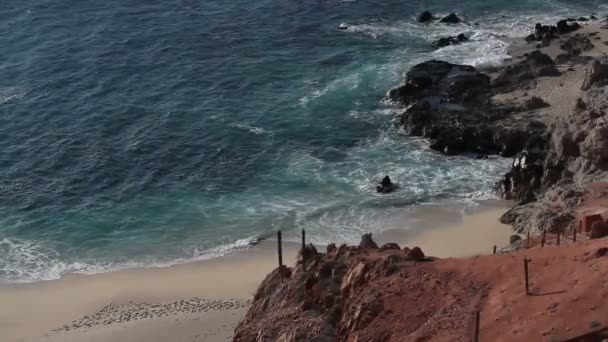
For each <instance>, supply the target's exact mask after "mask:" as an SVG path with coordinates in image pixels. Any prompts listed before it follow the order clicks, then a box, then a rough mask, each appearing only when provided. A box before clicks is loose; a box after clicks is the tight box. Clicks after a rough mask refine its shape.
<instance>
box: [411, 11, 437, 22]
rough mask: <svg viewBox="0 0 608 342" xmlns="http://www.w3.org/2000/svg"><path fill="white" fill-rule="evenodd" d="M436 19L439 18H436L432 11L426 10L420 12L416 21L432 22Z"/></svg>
mask: <svg viewBox="0 0 608 342" xmlns="http://www.w3.org/2000/svg"><path fill="white" fill-rule="evenodd" d="M436 19H437V18H435V17H434V16H433V14H432V13H431V12H429V11H424V12H422V13H420V15H419V16H418V18H416V21H417V22H419V23H428V22H431V21H433V20H436Z"/></svg>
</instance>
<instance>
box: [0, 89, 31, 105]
mask: <svg viewBox="0 0 608 342" xmlns="http://www.w3.org/2000/svg"><path fill="white" fill-rule="evenodd" d="M25 94H26V91H25V89H23V88H20V87H6V88H0V105H1V104H4V103H7V102H9V101H13V100H19V99H22V98H23V97H24V96H25Z"/></svg>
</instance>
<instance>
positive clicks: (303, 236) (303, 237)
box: [302, 229, 306, 253]
mask: <svg viewBox="0 0 608 342" xmlns="http://www.w3.org/2000/svg"><path fill="white" fill-rule="evenodd" d="M305 248H306V231H305V230H304V229H302V253H304V249H305Z"/></svg>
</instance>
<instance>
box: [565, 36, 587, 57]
mask: <svg viewBox="0 0 608 342" xmlns="http://www.w3.org/2000/svg"><path fill="white" fill-rule="evenodd" d="M559 47H560V48H561V49H562V50H564V51H565V52H566V54H567V55H568V56H578V55H580V54H581V53H583V52H584V51H589V50H591V49H593V43H592V42H591V40H590V39H589V37H586V36H583V35H581V34H576V35H574V36H572V37H569V38H568V39H566V40H564V41H563V42H561V43H560V45H559Z"/></svg>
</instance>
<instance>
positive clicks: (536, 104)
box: [524, 96, 550, 110]
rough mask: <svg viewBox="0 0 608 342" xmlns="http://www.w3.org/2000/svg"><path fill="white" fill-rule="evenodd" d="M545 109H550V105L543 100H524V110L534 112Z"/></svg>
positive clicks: (538, 98)
mask: <svg viewBox="0 0 608 342" xmlns="http://www.w3.org/2000/svg"><path fill="white" fill-rule="evenodd" d="M546 107H550V105H549V104H548V103H547V102H545V101H544V100H543V99H541V98H540V97H536V96H534V97H532V98H530V99H528V100H526V102H525V104H524V109H525V110H536V109H541V108H546Z"/></svg>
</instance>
